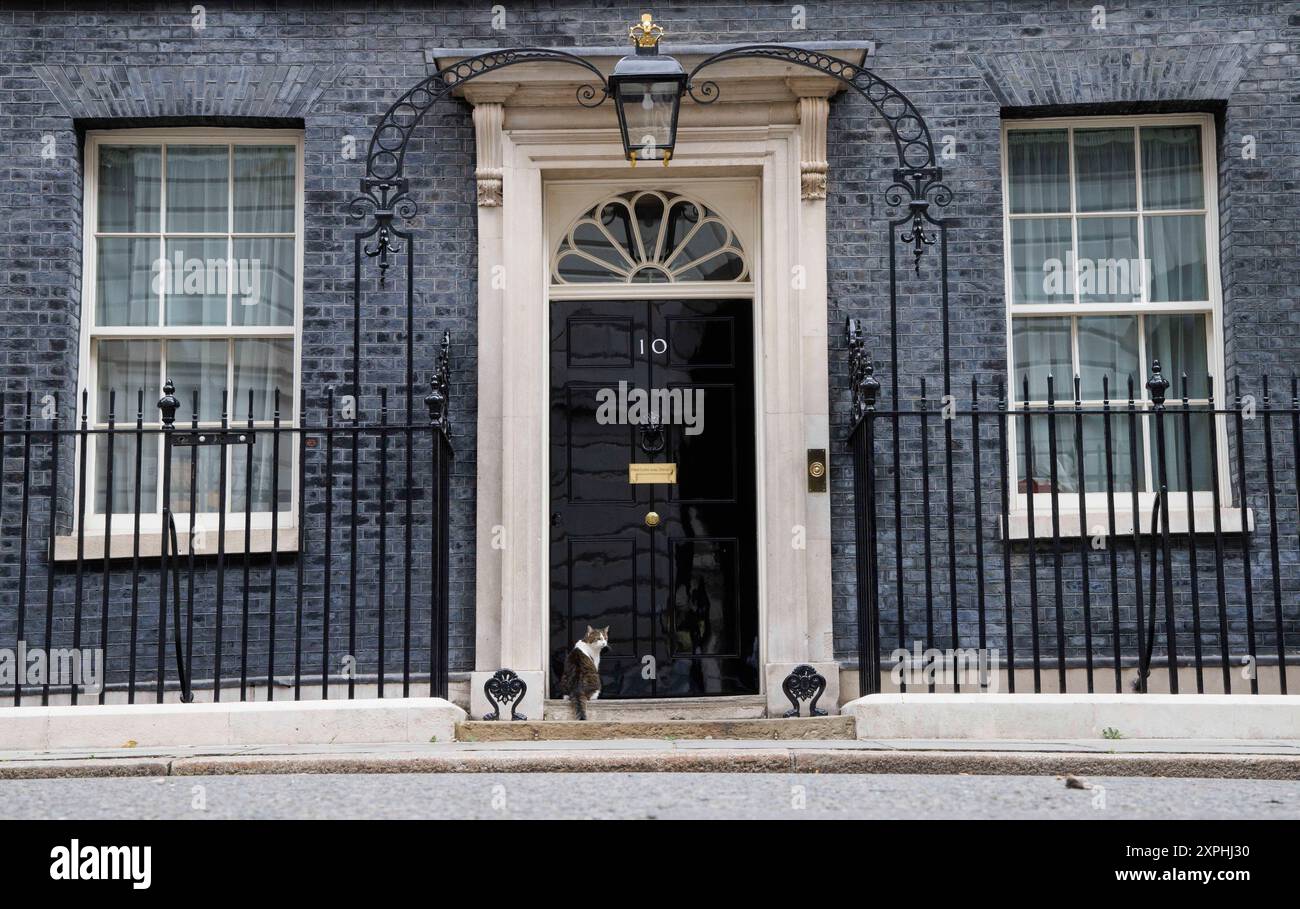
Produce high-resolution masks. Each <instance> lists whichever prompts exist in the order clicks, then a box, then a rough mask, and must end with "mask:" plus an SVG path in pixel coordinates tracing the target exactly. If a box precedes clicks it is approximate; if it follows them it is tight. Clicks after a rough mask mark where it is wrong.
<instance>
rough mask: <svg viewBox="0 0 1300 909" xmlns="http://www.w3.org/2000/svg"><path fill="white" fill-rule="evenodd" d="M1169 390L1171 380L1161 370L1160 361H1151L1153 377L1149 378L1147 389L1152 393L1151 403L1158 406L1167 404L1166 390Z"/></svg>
mask: <svg viewBox="0 0 1300 909" xmlns="http://www.w3.org/2000/svg"><path fill="white" fill-rule="evenodd" d="M1168 390H1169V380H1168V379H1166V378H1165V377H1164V376H1163V375H1162V374H1161V372H1160V361H1159V360H1152V361H1151V378H1149V379H1147V391H1148V392H1150V393H1151V403H1152V404H1154V405H1155V406H1156V407H1164V406H1165V392H1166V391H1168Z"/></svg>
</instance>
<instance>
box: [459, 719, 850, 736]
mask: <svg viewBox="0 0 1300 909" xmlns="http://www.w3.org/2000/svg"><path fill="white" fill-rule="evenodd" d="M854 737H855V727H854V723H853V718H852V717H848V716H819V717H803V718H799V719H795V718H791V719H788V720H787V719H747V720H634V721H627V720H624V721H621V722H611V721H607V720H606V721H602V720H587V721H586V722H581V721H578V720H540V721H539V720H519V721H514V722H510V721H495V722H492V721H484V720H472V721H470V722H465V723H458V724H457V725H456V741H458V742H557V741H584V740H591V739H661V740H662V739H668V740H676V739H694V740H703V739H719V740H725V739H749V740H759V739H769V740H773V741H792V740H826V739H852V738H854Z"/></svg>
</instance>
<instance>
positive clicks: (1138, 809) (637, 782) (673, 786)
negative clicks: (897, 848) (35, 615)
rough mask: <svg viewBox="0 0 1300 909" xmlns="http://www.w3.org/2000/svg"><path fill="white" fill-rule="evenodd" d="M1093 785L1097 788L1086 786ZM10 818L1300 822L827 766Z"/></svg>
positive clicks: (225, 783)
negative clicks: (837, 771)
mask: <svg viewBox="0 0 1300 909" xmlns="http://www.w3.org/2000/svg"><path fill="white" fill-rule="evenodd" d="M1079 787H1087V788H1079ZM0 815H3V816H4V817H6V818H20V819H28V818H33V819H34V818H53V819H78V820H80V819H99V818H103V819H156V818H181V819H184V818H190V819H221V818H246V819H262V818H266V819H271V818H309V819H335V820H337V819H366V818H385V819H387V818H393V819H397V818H438V819H442V818H503V819H504V818H576V819H586V818H646V819H649V818H739V819H766V818H773V819H790V820H801V819H854V818H880V819H885V818H888V819H894V818H908V819H967V818H969V819H979V818H1048V819H1062V818H1077V819H1084V820H1116V819H1130V818H1153V819H1184V818H1232V819H1240V818H1243V817H1248V818H1297V817H1300V783H1297V782H1291V781H1276V780H1222V779H1219V780H1205V779H1195V780H1189V779H1151V778H1144V777H1092V778H1089V779H1087V780H1077V779H1076V780H1074V781H1073V785H1067V783H1066V781H1065V780H1064V779H1061V778H1059V777H1055V776H1051V775H1042V776H1008V775H997V776H933V775H912V774H871V775H856V774H841V775H826V774H815V773H599V774H596V773H538V774H498V773H485V774H442V773H412V774H406V775H400V776H393V775H391V774H355V775H280V774H277V775H251V776H230V775H219V776H205V777H188V778H186V777H176V776H173V777H163V776H158V777H151V778H131V779H72V780H4V781H0Z"/></svg>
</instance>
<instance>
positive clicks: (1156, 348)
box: [1143, 315, 1209, 398]
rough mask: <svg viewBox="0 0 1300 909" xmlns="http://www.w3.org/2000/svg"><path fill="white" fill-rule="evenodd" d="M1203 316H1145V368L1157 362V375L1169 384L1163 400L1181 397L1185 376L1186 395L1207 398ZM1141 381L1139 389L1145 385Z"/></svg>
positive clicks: (1207, 386) (1207, 385)
mask: <svg viewBox="0 0 1300 909" xmlns="http://www.w3.org/2000/svg"><path fill="white" fill-rule="evenodd" d="M1205 319H1206V317H1205V316H1202V315H1181V316H1147V317H1146V318H1145V320H1144V321H1145V322H1146V335H1147V364H1148V367H1147V368H1148V369H1150V365H1151V364H1153V363H1155V361H1156V360H1159V361H1160V372H1161V374H1162V375H1164V377H1165V378H1166V379H1168V380H1169V381H1170V383H1172V384H1171V385H1170V386H1169V390H1168V391H1167V392H1166V393H1165V397H1167V398H1181V397H1182V395H1183V379H1182V374H1183V373H1184V372H1185V373H1187V389H1188V395H1189V396H1190V397H1192V398H1204V397H1205V396H1207V395H1208V394H1209V384H1208V382H1207V381H1206V373H1207V372H1208V366H1207V361H1206V351H1205V347H1206V339H1205ZM1145 384H1146V383H1145V380H1143V385H1145Z"/></svg>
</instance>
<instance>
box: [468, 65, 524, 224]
mask: <svg viewBox="0 0 1300 909" xmlns="http://www.w3.org/2000/svg"><path fill="white" fill-rule="evenodd" d="M513 92H514V86H513V85H511V86H504V85H494V86H489V87H487V88H486V89H484V90H480V91H475V92H470V91H468V90H467V91H466V92H465V97H466V100H468V101H469V102H470V103H471V104H473V105H474V143H475V149H476V151H477V155H478V161H477V163H476V165H475V168H474V179H475V180H476V181H477V182H478V204H479V205H482V206H485V207H487V208H495V207H498V206H500V205H501V129H502V126H503V125H504V123H505V110H506V106H505V102H506V99H507V98H509V97H510V95H511V94H512V93H513Z"/></svg>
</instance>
